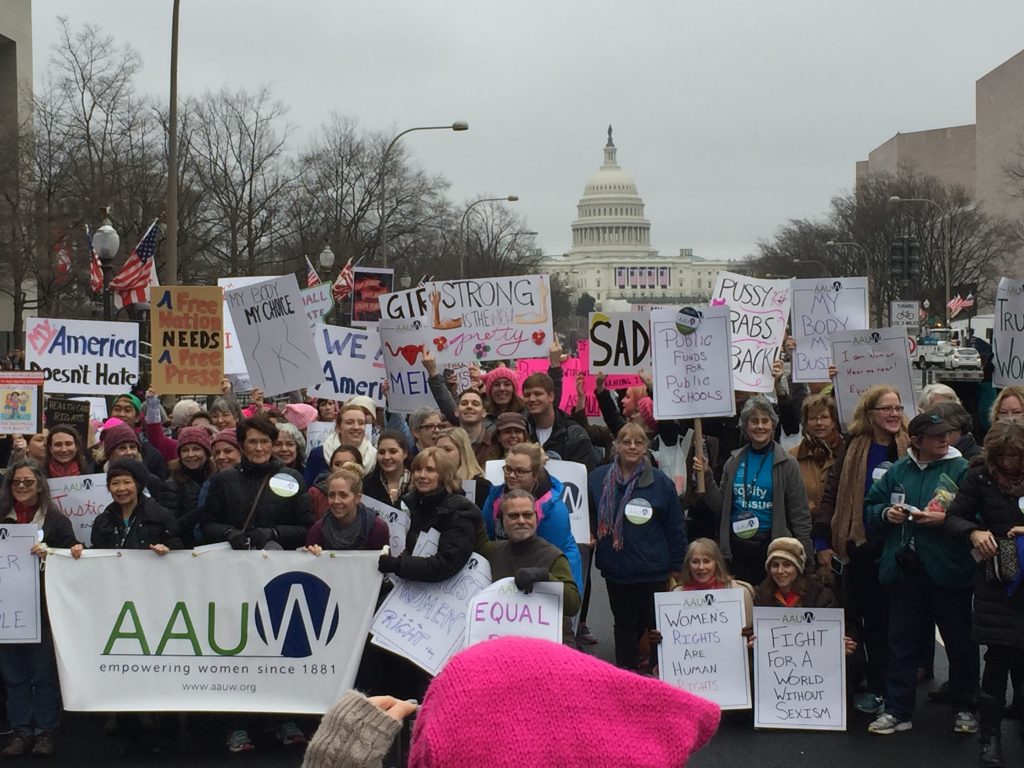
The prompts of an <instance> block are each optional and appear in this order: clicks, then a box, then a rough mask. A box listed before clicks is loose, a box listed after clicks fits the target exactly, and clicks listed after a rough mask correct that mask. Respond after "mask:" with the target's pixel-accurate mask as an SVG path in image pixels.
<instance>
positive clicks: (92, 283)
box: [85, 225, 103, 293]
mask: <svg viewBox="0 0 1024 768" xmlns="http://www.w3.org/2000/svg"><path fill="white" fill-rule="evenodd" d="M85 242H87V243H88V244H89V290H90V291H91V292H92V293H103V267H102V266H101V265H100V257H99V256H97V255H96V249H95V248H93V247H92V234H91V233H90V232H89V227H88V225H86V227H85Z"/></svg>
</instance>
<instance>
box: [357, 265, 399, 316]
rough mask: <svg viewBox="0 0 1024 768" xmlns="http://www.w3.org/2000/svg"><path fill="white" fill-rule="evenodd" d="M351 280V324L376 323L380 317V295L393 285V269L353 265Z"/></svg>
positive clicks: (388, 291) (387, 291)
mask: <svg viewBox="0 0 1024 768" xmlns="http://www.w3.org/2000/svg"><path fill="white" fill-rule="evenodd" d="M352 282H353V288H352V325H365V324H368V323H376V322H377V321H379V320H380V318H381V309H380V301H379V299H380V297H381V296H383V295H384V294H387V293H391V291H392V290H393V289H394V287H395V270H393V269H380V268H375V267H354V268H353V269H352Z"/></svg>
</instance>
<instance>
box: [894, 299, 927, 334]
mask: <svg viewBox="0 0 1024 768" xmlns="http://www.w3.org/2000/svg"><path fill="white" fill-rule="evenodd" d="M920 306H921V305H920V303H919V302H916V301H890V302H889V326H890V327H892V328H906V329H907V333H908V334H910V335H911V336H916V335H917V331H918V329H919V328H920V327H921V318H920V315H919V312H920Z"/></svg>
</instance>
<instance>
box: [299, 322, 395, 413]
mask: <svg viewBox="0 0 1024 768" xmlns="http://www.w3.org/2000/svg"><path fill="white" fill-rule="evenodd" d="M313 346H314V347H316V353H317V355H318V357H319V359H320V366H321V368H322V369H323V372H322V373H321V374H320V375H319V376H318V377H316V378H314V379H313V381H319V382H320V383H318V384H316V385H315V386H314V387H313V389H312V391H311V392H310V394H311V395H313V396H315V397H323V398H326V399H328V400H341V401H344V400H348V399H349V398H350V397H352V396H353V395H366V396H367V397H369V398H371V399H372V400H373V402H374V403H375V404H376V405H379V406H381V407H382V408H383V407H384V405H385V398H384V394H383V393H382V392H381V384H383V383H384V381H385V379H386V378H387V373H386V372H385V370H384V361H383V359H382V355H381V351H380V334H379V333H378V332H377V329H376V328H369V329H367V330H363V329H362V328H342V327H340V326H337V325H323V324H321V325H319V326H317V328H316V329H315V331H314V333H313Z"/></svg>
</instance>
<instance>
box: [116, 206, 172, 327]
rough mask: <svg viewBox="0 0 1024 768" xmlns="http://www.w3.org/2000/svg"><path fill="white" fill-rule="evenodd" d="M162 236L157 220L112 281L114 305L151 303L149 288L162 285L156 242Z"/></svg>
mask: <svg viewBox="0 0 1024 768" xmlns="http://www.w3.org/2000/svg"><path fill="white" fill-rule="evenodd" d="M159 236H160V228H159V227H158V226H157V225H156V219H154V220H153V223H152V224H150V225H149V229H147V230H146V234H144V235H143V236H142V239H141V240H139V244H138V245H136V246H135V249H134V250H133V251H132V252H131V255H129V256H128V260H127V261H125V263H124V266H122V267H121V269H120V270H119V271H118V273H117V274H116V275H114V279H113V280H111V281H110V288H111V290H112V291H114V304H115V306H118V307H124V306H128V305H131V304H146V303H148V302H149V286H151V285H160V281H159V280H158V279H157V276H156V259H155V258H154V257H155V256H156V241H157V238H158V237H159Z"/></svg>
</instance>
